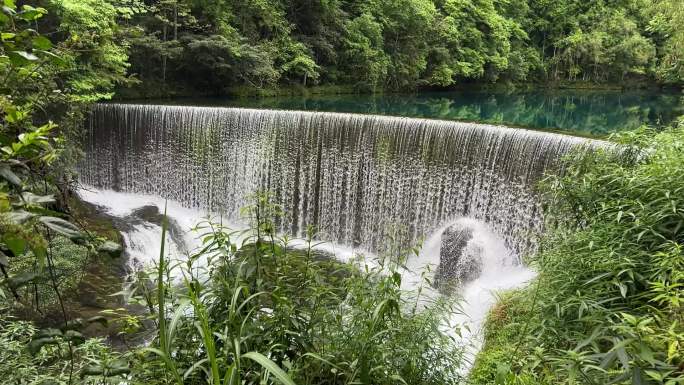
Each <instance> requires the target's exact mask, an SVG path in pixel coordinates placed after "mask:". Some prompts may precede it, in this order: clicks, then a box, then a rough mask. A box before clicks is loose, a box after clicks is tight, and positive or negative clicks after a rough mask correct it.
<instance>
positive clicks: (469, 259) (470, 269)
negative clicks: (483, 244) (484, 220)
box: [435, 223, 482, 285]
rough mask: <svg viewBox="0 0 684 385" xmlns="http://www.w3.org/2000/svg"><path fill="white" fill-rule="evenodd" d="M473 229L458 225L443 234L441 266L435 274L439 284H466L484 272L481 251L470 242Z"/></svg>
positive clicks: (440, 253) (440, 255) (440, 256)
mask: <svg viewBox="0 0 684 385" xmlns="http://www.w3.org/2000/svg"><path fill="white" fill-rule="evenodd" d="M472 239H473V229H472V228H470V227H468V226H466V225H463V224H459V223H456V224H454V225H452V226H450V227H448V228H447V229H446V230H444V232H443V233H442V239H441V247H440V252H439V266H438V268H437V272H436V274H435V281H436V283H437V284H439V285H441V284H446V283H447V282H454V281H455V282H456V283H465V282H468V281H471V280H473V279H475V278H477V277H478V276H479V275H480V273H481V272H482V261H481V258H480V256H481V254H482V253H481V250H480V249H479V248H478V247H477V246H475V245H473V244H472V243H471V242H470V241H471V240H472Z"/></svg>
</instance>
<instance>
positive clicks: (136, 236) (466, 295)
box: [79, 188, 534, 375]
mask: <svg viewBox="0 0 684 385" xmlns="http://www.w3.org/2000/svg"><path fill="white" fill-rule="evenodd" d="M79 195H80V196H81V198H82V199H83V200H85V201H87V202H89V203H92V204H94V205H97V206H98V207H100V208H101V209H103V210H104V212H105V213H106V214H108V215H111V216H113V217H116V218H119V219H121V220H127V219H129V218H130V216H131V215H132V214H133V213H134V212H135V211H136V210H138V209H141V208H144V207H150V206H153V207H156V208H157V209H158V210H159V212H160V213H163V212H164V209H165V208H166V211H167V215H168V218H169V220H170V221H174V222H175V223H176V224H177V226H178V228H179V229H180V230H181V231H182V236H181V237H180V239H173V238H171V237H168V238H167V242H166V245H167V247H166V253H167V257H169V258H171V259H175V260H182V259H184V258H185V257H186V255H187V253H188V251H192V250H194V249H196V248H198V247H199V246H200V241H199V240H198V239H197V234H196V233H195V232H193V231H192V230H191V229H192V228H194V227H195V226H196V225H197V224H198V223H199V222H201V221H204V220H205V219H206V218H207V217H209V216H210V215H211V213H209V212H202V211H200V210H197V209H188V208H185V207H183V206H182V205H180V204H179V203H178V202H174V201H165V200H164V199H162V198H160V197H155V196H152V195H142V194H132V193H122V192H115V191H111V190H97V189H93V188H86V189H82V190H80V191H79ZM455 223H458V224H462V225H467V226H468V227H470V228H472V229H473V230H474V231H473V237H472V239H471V240H470V241H469V242H468V245H467V246H466V248H467V249H469V250H466V251H465V252H476V253H479V255H480V258H481V260H482V262H483V268H482V273H481V274H480V276H479V277H477V278H476V279H474V280H473V281H471V282H468V283H467V284H465V285H464V286H463V287H462V288H460V290H458V292H457V293H456V295H459V296H460V297H461V298H462V305H461V310H462V313H460V312H459V313H455V314H453V315H452V317H451V319H450V320H449V325H456V326H457V327H459V329H460V333H458V334H457V333H456V332H455V330H454V329H448V330H445V331H446V332H448V333H450V334H451V335H452V336H454V337H455V338H456V340H457V341H458V343H460V344H462V346H464V347H465V349H466V351H465V356H464V358H465V362H464V365H463V367H462V368H461V370H462V373H463V374H464V375H465V374H467V373H468V371H469V369H470V367H471V365H472V362H473V360H474V358H475V355H476V354H477V352H478V351H479V350H480V348H481V346H482V338H483V337H482V333H481V331H482V330H481V329H482V326H483V323H484V321H485V318H486V315H487V313H488V311H489V309H490V308H491V307H492V306H493V305H494V303H495V301H496V292H498V291H502V290H507V289H512V288H516V287H520V286H521V285H524V284H525V283H526V282H528V281H529V280H531V279H532V278H533V277H534V272H533V271H532V270H530V269H529V268H527V267H525V266H524V265H523V264H521V263H519V261H518V258H517V257H516V256H515V254H514V253H513V252H511V251H510V250H509V249H508V248H507V247H506V245H505V243H504V242H503V240H502V239H501V238H500V237H498V236H497V235H495V234H494V233H493V232H492V231H491V230H490V229H489V228H488V226H487V225H486V224H484V223H482V222H481V221H478V220H475V219H471V218H459V219H457V220H455V221H451V222H449V223H448V224H447V225H445V226H442V227H441V228H439V229H438V230H436V231H435V232H434V233H433V234H432V235H431V236H430V237H429V238H428V239H427V240H426V242H425V243H424V245H423V248H422V249H421V251H420V254H419V255H418V256H417V257H416V256H414V257H412V258H409V259H408V260H407V262H406V269H402V289H404V290H406V291H415V289H416V288H417V287H418V285H421V284H423V283H424V282H422V280H423V277H422V276H421V273H422V272H423V271H426V269H429V270H430V271H431V273H430V274H428V278H431V279H432V278H434V272H435V270H436V267H437V266H438V265H439V263H440V246H441V235H442V233H443V232H444V230H445V229H446V228H447V227H449V226H452V225H453V224H455ZM126 226H127V230H124V231H122V235H123V238H124V242H125V244H126V256H127V258H128V262H129V268H130V269H131V270H135V269H140V268H143V267H145V266H147V267H149V266H151V265H152V264H154V263H155V261H156V259H157V258H158V255H159V247H160V244H161V233H162V229H161V227H160V226H159V225H158V224H154V223H150V222H148V221H144V220H141V221H135V222H134V223H127V225H126ZM233 228H234V229H243V228H245V225H244V224H241V223H239V222H234V223H233ZM290 246H292V247H297V248H304V247H306V246H307V244H306V242H305V241H303V240H301V239H297V240H294V241H293V242H292V243H290ZM316 249H318V250H321V251H325V252H328V253H330V254H333V255H335V257H336V258H337V259H339V260H340V261H342V262H348V261H350V260H352V259H353V258H359V257H362V260H363V263H365V264H367V265H369V266H370V267H377V266H378V264H377V262H376V261H375V258H376V256H375V255H374V254H373V253H370V252H368V251H367V250H362V249H357V248H352V247H348V246H344V245H339V244H335V243H321V244H318V245H317V246H316ZM200 263H201V262H200ZM422 290H423V291H422V296H423V298H424V299H425V300H429V299H434V298H436V296H439V295H441V294H440V293H439V292H438V290H437V289H435V288H433V287H431V286H429V285H424V284H423V285H422ZM445 327H446V325H445Z"/></svg>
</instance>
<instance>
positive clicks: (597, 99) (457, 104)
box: [173, 90, 684, 136]
mask: <svg viewBox="0 0 684 385" xmlns="http://www.w3.org/2000/svg"><path fill="white" fill-rule="evenodd" d="M173 104H190V105H192V104H196V105H212V106H218V105H220V106H231V107H249V108H272V109H286V110H308V111H331V112H354V113H363V114H381V115H395V116H410V117H420V118H434V119H450V120H463V121H473V122H483V123H494V124H505V125H511V126H520V127H528V128H533V129H541V130H557V131H564V132H569V133H575V134H580V135H591V136H604V135H607V134H610V133H612V132H617V131H624V130H631V129H635V128H637V127H639V126H641V125H644V124H648V125H656V126H662V125H667V124H669V123H671V122H672V121H673V120H674V119H675V118H677V117H678V116H680V115H684V94H682V93H677V92H672V91H669V92H668V91H660V92H659V91H629V92H620V91H582V90H560V91H558V90H555V91H534V92H528V91H525V92H520V91H516V92H501V91H458V92H430V93H419V94H412V95H396V94H393V95H328V96H320V95H313V96H307V97H303V96H279V97H269V98H244V99H201V100H198V99H186V100H175V101H173Z"/></svg>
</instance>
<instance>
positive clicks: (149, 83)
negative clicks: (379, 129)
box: [38, 0, 684, 96]
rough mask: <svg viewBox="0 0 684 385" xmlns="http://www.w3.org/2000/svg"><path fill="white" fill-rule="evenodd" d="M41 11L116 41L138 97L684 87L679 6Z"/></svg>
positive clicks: (112, 3)
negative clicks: (534, 86) (281, 89)
mask: <svg viewBox="0 0 684 385" xmlns="http://www.w3.org/2000/svg"><path fill="white" fill-rule="evenodd" d="M38 3H39V5H42V6H44V7H45V8H46V9H48V10H51V11H53V12H50V14H51V15H54V16H55V17H57V18H58V19H59V20H55V21H54V22H55V23H61V24H62V27H63V28H64V27H67V26H68V27H73V28H76V29H79V28H81V29H85V30H86V31H87V32H86V33H84V34H81V35H79V38H80V39H85V40H89V39H97V40H99V41H102V39H108V38H109V37H108V34H111V33H113V32H114V33H117V36H116V38H113V39H110V41H109V43H108V44H109V47H108V49H107V50H106V51H107V53H106V57H105V59H106V60H107V61H108V62H109V63H110V64H111V65H113V66H114V67H112V68H111V69H112V70H114V72H115V73H120V72H121V71H122V70H123V68H122V66H125V67H128V76H129V77H130V78H131V79H135V80H137V81H140V82H142V83H141V84H139V85H138V86H137V87H136V89H137V92H134V93H132V95H157V96H159V95H160V94H161V95H164V94H174V93H175V94H196V93H205V94H207V93H226V92H227V91H228V90H230V89H236V88H240V87H248V88H269V87H274V86H276V85H281V86H282V85H303V86H310V85H344V86H348V87H350V88H353V89H356V90H361V91H379V90H394V91H397V90H404V91H406V90H415V89H416V88H419V87H450V86H454V85H462V84H465V83H480V84H482V83H484V84H491V83H503V84H521V83H540V82H541V83H554V84H561V85H562V84H567V83H575V84H576V83H579V82H584V83H589V84H596V83H599V84H612V85H618V86H620V85H626V86H630V85H631V86H633V85H637V84H642V85H643V84H652V83H653V82H657V83H658V84H660V85H681V84H682V81H684V80H683V79H684V58H683V57H682V51H684V47H682V44H684V27H682V26H683V25H684V10H683V8H684V7H682V6H681V2H680V0H613V1H605V0H590V1H581V0H562V1H548V0H373V1H356V0H320V1H314V0H296V1H284V0H277V1H264V0H236V1H225V0H159V1H150V0H146V1H140V0H107V1H94V0H85V1H69V0H67V1H39V2H38ZM94 16H96V17H94ZM93 17H94V18H93ZM93 23H96V24H93ZM104 26H107V28H106V29H102V27H104ZM52 27H53V26H52V25H50V24H47V25H46V27H45V28H47V29H46V30H52V29H53V28H52ZM93 27H94V28H93ZM91 28H92V29H91ZM84 32H85V31H84ZM99 48H101V47H98V49H99ZM126 52H128V55H129V57H128V60H127V58H126ZM107 79H111V75H107V76H105V77H104V78H103V79H102V80H101V81H107ZM645 81H648V82H647V83H644V82H645ZM92 86H96V85H92Z"/></svg>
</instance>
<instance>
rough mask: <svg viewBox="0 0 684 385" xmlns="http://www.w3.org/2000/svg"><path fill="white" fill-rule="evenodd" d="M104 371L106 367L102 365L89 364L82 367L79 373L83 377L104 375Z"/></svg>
mask: <svg viewBox="0 0 684 385" xmlns="http://www.w3.org/2000/svg"><path fill="white" fill-rule="evenodd" d="M104 372H105V369H104V367H103V366H102V365H88V366H86V367H84V368H83V369H81V373H80V374H79V375H80V376H81V378H84V377H86V376H102V375H103V374H104Z"/></svg>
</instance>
